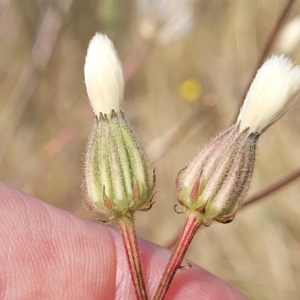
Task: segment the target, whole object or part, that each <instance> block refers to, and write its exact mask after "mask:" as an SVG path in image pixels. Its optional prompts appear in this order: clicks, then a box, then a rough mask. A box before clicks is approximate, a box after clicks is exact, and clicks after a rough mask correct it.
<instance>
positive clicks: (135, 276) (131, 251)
mask: <svg viewBox="0 0 300 300" xmlns="http://www.w3.org/2000/svg"><path fill="white" fill-rule="evenodd" d="M117 223H118V228H119V230H120V233H121V236H122V239H123V245H124V248H125V252H126V258H127V262H128V266H129V271H130V276H131V280H132V283H133V286H134V289H135V295H136V298H137V299H138V300H147V299H148V296H147V292H146V286H145V281H144V277H143V273H142V266H141V260H140V253H139V248H138V243H137V238H136V233H135V227H134V219H133V215H131V216H126V217H122V218H120V219H118V220H117Z"/></svg>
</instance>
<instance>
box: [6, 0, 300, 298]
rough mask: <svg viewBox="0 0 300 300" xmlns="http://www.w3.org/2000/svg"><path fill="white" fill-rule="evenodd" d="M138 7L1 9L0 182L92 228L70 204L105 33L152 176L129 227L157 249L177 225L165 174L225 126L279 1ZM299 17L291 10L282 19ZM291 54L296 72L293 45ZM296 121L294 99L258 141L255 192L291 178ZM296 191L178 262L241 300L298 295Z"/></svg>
mask: <svg viewBox="0 0 300 300" xmlns="http://www.w3.org/2000/svg"><path fill="white" fill-rule="evenodd" d="M147 2H148V1H146V0H136V1H134V0H126V1H123V0H102V1H100V0H98V1H97V0H86V1H78V0H73V1H72V0H48V1H46V0H45V1H42V0H26V1H25V0H0V136H1V142H0V163H1V169H0V179H1V181H3V182H5V183H7V184H9V185H10V186H13V187H16V188H18V189H21V190H23V191H25V192H27V193H30V194H32V195H34V196H36V197H38V198H40V199H42V200H43V201H46V202H48V203H51V204H53V205H56V206H58V207H60V208H62V209H65V210H68V211H71V212H73V213H74V214H76V215H78V216H81V217H83V218H86V219H90V220H95V218H96V216H95V215H94V214H93V213H91V212H87V211H86V210H85V209H84V208H83V206H82V205H81V190H80V185H81V176H82V170H81V169H82V159H81V158H82V153H83V152H84V151H85V144H86V141H87V135H88V133H89V131H90V128H91V125H92V120H93V113H92V110H91V108H90V106H89V104H88V101H87V96H86V91H85V85H84V82H83V65H84V58H85V54H86V49H87V45H88V41H89V40H90V38H91V37H92V36H93V35H94V33H95V32H96V31H100V32H103V33H106V34H107V35H108V36H109V37H110V38H111V39H112V40H113V41H114V43H115V46H116V48H117V49H118V53H119V55H120V57H121V59H122V61H125V66H124V68H125V70H124V73H125V76H126V78H127V84H126V92H125V101H124V110H125V113H126V115H127V118H128V119H129V121H130V122H131V123H132V126H133V127H134V128H135V130H136V131H137V132H138V133H139V136H140V137H141V139H142V140H143V142H144V144H145V145H146V146H147V148H148V149H149V154H150V157H151V158H152V161H153V166H154V167H155V168H156V173H157V184H156V190H157V191H158V193H157V194H156V195H155V201H156V203H155V205H154V206H153V208H152V209H151V211H149V212H147V213H140V214H138V216H137V230H138V233H139V235H140V236H141V237H143V238H146V239H149V240H151V241H153V242H155V243H159V244H165V243H168V241H169V240H170V239H172V238H173V237H174V235H176V234H178V230H179V229H180V227H181V225H182V221H183V218H182V216H180V215H178V214H176V213H175V212H174V211H173V206H174V205H175V204H176V193H175V188H174V178H175V176H176V174H177V173H178V171H179V170H180V169H181V168H183V167H184V166H185V164H186V163H187V162H189V161H190V160H191V158H192V157H193V156H194V155H195V154H196V152H197V150H199V149H200V148H201V147H202V146H203V145H204V144H205V143H207V142H208V141H209V140H210V139H211V138H213V137H214V136H215V135H216V134H218V132H219V131H222V130H224V129H225V128H226V127H227V126H228V125H230V124H231V123H232V122H233V118H234V116H235V115H236V113H237V111H238V109H239V105H240V98H241V96H242V95H243V93H244V89H245V87H246V86H247V84H248V82H249V79H250V77H251V74H252V73H253V68H254V67H255V65H256V62H257V61H258V59H259V55H260V53H261V51H262V49H263V46H264V43H265V41H266V39H267V37H268V33H269V32H270V31H271V29H272V28H273V26H274V25H275V22H276V19H277V18H278V15H279V14H280V12H281V10H282V8H283V6H284V4H285V1H283V0H263V1H258V0H243V1H237V0H236V1H233V0H213V1H211V0H198V1H196V2H191V1H188V0H181V1H166V0H165V1H158V0H157V1H154V3H156V6H154V7H151V5H149V3H148V5H147ZM149 2H151V1H149ZM172 2H173V4H172ZM152 3H153V1H152ZM159 3H160V4H159ZM174 6H176V7H174ZM299 12H300V4H299V3H295V5H294V6H293V8H292V11H291V13H290V15H289V19H291V18H293V17H294V16H296V15H297V14H299ZM153 20H155V21H156V22H157V23H158V25H157V27H159V28H160V31H159V32H158V33H157V34H156V35H155V36H154V37H153V34H154V33H155V28H154V27H153V23H152V22H153ZM168 20H169V21H168ZM151 37H152V41H151V42H150V41H149V40H148V41H146V40H145V38H151ZM291 57H292V59H293V60H294V61H295V62H296V63H300V48H299V47H298V48H297V47H296V48H295V49H294V50H293V51H292V53H291ZM299 113H300V102H299V101H298V102H297V103H296V104H295V105H294V106H293V108H292V109H291V110H290V111H289V113H288V114H287V115H286V116H285V117H284V118H283V119H282V120H280V121H279V122H278V123H276V124H275V125H274V126H272V127H271V128H270V129H269V130H268V131H267V132H266V133H265V134H263V136H262V137H261V139H260V141H259V143H258V147H259V153H258V157H257V167H256V172H255V174H256V175H255V180H254V182H253V188H252V193H253V192H255V191H259V190H261V189H262V188H263V187H266V186H267V185H269V184H271V183H272V182H274V181H276V180H277V179H279V178H282V177H283V176H284V175H287V174H289V173H290V172H292V171H293V170H296V169H297V168H300V118H299ZM191 115H193V117H192V118H191V117H190V116H191ZM186 120H190V121H189V122H188V123H186ZM184 124H185V125H184ZM180 128H181V130H178V129H180ZM174 132H177V134H176V135H175V136H174V134H173V133H174ZM299 194H300V185H299V182H296V183H294V184H292V185H290V186H288V187H287V188H284V189H282V190H280V191H278V192H277V193H276V194H272V195H271V196H270V197H268V198H266V199H264V200H261V201H260V202H258V203H257V204H255V205H253V206H250V207H249V208H245V209H244V210H242V211H241V212H239V213H238V214H237V217H236V219H235V220H234V222H232V223H231V224H229V225H223V224H217V223H216V224H213V225H212V226H211V227H210V228H202V229H201V230H200V231H199V233H198V234H197V236H196V239H195V240H194V241H193V243H192V246H191V248H190V250H189V252H188V258H190V259H191V260H193V261H195V262H197V263H198V264H200V265H202V266H203V267H205V268H207V269H208V270H209V271H211V272H212V273H214V274H216V275H217V276H219V277H221V278H223V279H224V280H225V281H227V282H229V283H230V284H232V285H234V286H235V287H236V288H238V289H240V290H241V291H242V292H244V293H245V294H246V295H247V296H248V297H249V298H250V299H272V300H274V299H289V300H292V299H295V300H296V299H299V297H300V285H299V282H300V254H299V253H300V252H299V249H300V203H299ZM187 272H188V271H187ZM199 284H201V283H199Z"/></svg>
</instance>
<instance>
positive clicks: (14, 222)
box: [0, 184, 246, 300]
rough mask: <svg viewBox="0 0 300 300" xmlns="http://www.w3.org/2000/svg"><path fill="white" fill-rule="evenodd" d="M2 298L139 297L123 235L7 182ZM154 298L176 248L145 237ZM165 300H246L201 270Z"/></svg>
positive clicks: (0, 218)
mask: <svg viewBox="0 0 300 300" xmlns="http://www.w3.org/2000/svg"><path fill="white" fill-rule="evenodd" d="M0 228H1V230H0V241H1V244H0V265H1V268H0V299H8V300H10V299H14V300H18V299H33V300H34V299H60V300H63V299H66V300H69V299H72V300H73V299H75V300H76V299H80V300H81V299H89V300H92V299H105V300H109V299H124V300H126V299H134V296H133V295H134V291H133V286H132V283H131V281H130V276H129V272H128V267H127V262H126V259H125V257H124V253H123V251H122V242H121V240H120V237H119V235H118V233H117V232H115V231H113V230H110V229H108V228H106V227H105V226H102V225H101V224H97V223H93V222H89V221H86V220H83V219H80V218H78V217H76V216H75V215H72V214H71V213H69V212H66V211H63V210H60V209H58V208H56V207H53V206H51V205H48V204H46V203H44V202H42V201H39V200H37V199H35V198H34V197H32V196H30V195H27V194H24V193H22V192H20V191H17V190H14V189H12V188H10V187H8V186H6V185H4V184H0ZM139 244H140V247H141V253H142V254H141V256H142V264H143V268H144V271H145V278H146V282H147V287H148V290H149V294H150V295H152V296H153V294H154V291H155V288H156V286H157V284H158V281H159V278H160V276H161V274H162V272H163V268H164V266H165V265H166V263H167V260H168V258H169V256H170V251H169V250H167V249H164V248H162V247H160V246H158V245H154V244H152V243H150V242H147V241H144V240H140V241H139ZM166 299H189V300H193V299H195V300H196V299H197V300H198V299H206V300H219V299H223V300H227V299H231V300H234V299H236V300H240V299H246V298H245V297H244V296H243V295H241V294H240V293H239V292H237V291H235V290H234V289H233V288H232V287H230V286H229V285H227V284H226V283H224V282H223V281H221V280H220V279H218V278H216V277H215V276H214V275H212V274H210V273H209V272H207V271H205V270H204V269H202V268H201V267H199V266H196V265H193V267H192V268H191V269H189V270H186V271H180V270H179V271H178V273H177V274H176V276H175V280H174V282H173V284H172V286H171V288H170V290H169V292H168V295H167V297H166Z"/></svg>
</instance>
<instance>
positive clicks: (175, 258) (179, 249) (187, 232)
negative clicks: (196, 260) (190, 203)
mask: <svg viewBox="0 0 300 300" xmlns="http://www.w3.org/2000/svg"><path fill="white" fill-rule="evenodd" d="M200 225H201V219H200V217H199V215H198V214H195V213H191V212H190V211H188V212H187V213H186V218H185V223H184V227H183V230H182V232H181V234H180V237H179V239H178V241H177V244H176V246H175V248H174V250H173V253H172V256H171V257H170V259H169V262H168V264H167V266H166V268H165V271H164V274H163V276H162V278H161V280H160V283H159V285H158V288H157V290H156V292H155V295H154V298H153V299H154V300H162V299H164V297H165V295H166V294H167V292H168V290H169V287H170V285H171V283H172V280H173V278H174V276H175V274H176V272H177V270H178V269H179V268H180V266H181V263H182V260H183V258H184V255H185V253H186V251H187V249H188V247H189V245H190V243H191V241H192V239H193V238H194V236H195V234H196V232H197V230H198V228H199V227H200Z"/></svg>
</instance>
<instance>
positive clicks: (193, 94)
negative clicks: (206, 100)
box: [178, 79, 202, 102]
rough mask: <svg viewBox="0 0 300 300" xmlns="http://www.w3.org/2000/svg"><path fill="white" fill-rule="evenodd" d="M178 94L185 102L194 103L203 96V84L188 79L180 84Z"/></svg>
mask: <svg viewBox="0 0 300 300" xmlns="http://www.w3.org/2000/svg"><path fill="white" fill-rule="evenodd" d="M178 92H179V96H180V97H181V98H182V99H183V100H184V101H186V102H194V101H196V100H197V99H198V98H199V97H200V96H201V94H202V85H201V82H200V81H199V80H197V79H186V80H184V81H183V82H181V83H180V85H179V90H178Z"/></svg>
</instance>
